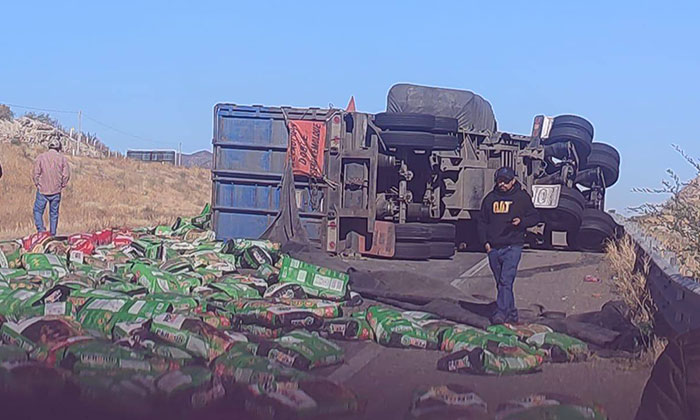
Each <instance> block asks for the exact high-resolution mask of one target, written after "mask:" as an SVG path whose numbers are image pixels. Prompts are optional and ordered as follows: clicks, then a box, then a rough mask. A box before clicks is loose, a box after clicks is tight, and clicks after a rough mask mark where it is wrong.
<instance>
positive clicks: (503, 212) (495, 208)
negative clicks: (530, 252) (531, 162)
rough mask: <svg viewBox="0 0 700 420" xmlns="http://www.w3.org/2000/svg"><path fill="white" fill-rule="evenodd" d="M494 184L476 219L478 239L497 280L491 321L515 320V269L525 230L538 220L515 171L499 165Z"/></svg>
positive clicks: (516, 314)
mask: <svg viewBox="0 0 700 420" xmlns="http://www.w3.org/2000/svg"><path fill="white" fill-rule="evenodd" d="M494 180H495V181H496V185H495V186H494V188H493V191H491V192H490V193H488V194H487V195H486V197H484V201H483V202H482V203H481V212H480V214H479V219H478V231H479V239H480V240H481V243H482V244H483V245H484V249H485V250H486V252H487V253H488V259H489V265H490V266H491V271H492V272H493V276H494V278H495V279H496V286H497V288H498V298H497V299H496V304H497V306H498V309H497V310H496V313H495V314H494V315H493V317H492V319H491V322H492V323H494V324H503V323H504V322H508V323H517V322H518V310H517V309H516V308H515V296H514V295H513V283H514V282H515V276H516V274H517V272H518V264H519V263H520V255H521V254H522V252H523V244H524V243H525V229H526V228H528V227H531V226H534V225H536V224H537V223H539V222H540V215H539V213H538V212H537V210H536V209H535V207H534V206H533V205H532V198H531V197H530V194H528V193H527V192H526V191H524V190H523V189H522V186H521V185H520V183H519V182H518V180H516V179H515V171H513V169H511V168H509V167H505V166H504V167H502V168H499V169H498V170H497V171H496V173H495V174H494Z"/></svg>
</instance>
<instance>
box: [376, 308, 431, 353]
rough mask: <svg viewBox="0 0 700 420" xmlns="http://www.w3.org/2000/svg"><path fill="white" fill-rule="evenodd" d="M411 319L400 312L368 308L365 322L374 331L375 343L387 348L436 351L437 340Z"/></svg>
mask: <svg viewBox="0 0 700 420" xmlns="http://www.w3.org/2000/svg"><path fill="white" fill-rule="evenodd" d="M411 319H415V318H411V317H404V316H403V315H402V313H401V312H399V311H396V310H393V309H389V308H383V307H381V306H376V305H375V306H370V307H369V308H367V322H368V323H369V325H370V326H371V327H372V330H373V331H374V336H375V340H376V341H377V343H379V344H382V345H384V346H387V347H403V348H409V347H413V348H419V349H428V350H437V349H438V348H439V347H440V346H439V339H438V337H437V336H436V335H434V334H430V333H429V332H428V331H426V330H424V329H423V328H421V327H420V326H419V325H418V324H416V323H415V322H412V321H411Z"/></svg>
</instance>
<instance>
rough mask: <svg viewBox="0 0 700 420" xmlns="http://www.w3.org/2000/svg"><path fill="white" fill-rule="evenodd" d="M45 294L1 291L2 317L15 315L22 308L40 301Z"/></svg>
mask: <svg viewBox="0 0 700 420" xmlns="http://www.w3.org/2000/svg"><path fill="white" fill-rule="evenodd" d="M42 295H43V294H42V293H41V292H39V291H36V290H29V289H1V290H0V315H3V316H10V315H13V314H14V313H15V312H16V311H17V310H19V309H20V308H21V307H22V306H24V305H26V304H27V302H29V304H31V303H33V302H34V301H35V300H37V299H40V298H41V296H42Z"/></svg>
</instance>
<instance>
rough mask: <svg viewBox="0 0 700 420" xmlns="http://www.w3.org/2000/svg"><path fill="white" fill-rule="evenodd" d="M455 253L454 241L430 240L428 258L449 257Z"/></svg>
mask: <svg viewBox="0 0 700 420" xmlns="http://www.w3.org/2000/svg"><path fill="white" fill-rule="evenodd" d="M454 255H455V242H454V240H453V241H451V242H431V243H430V258H434V259H438V260H440V259H449V258H452V257H453V256H454Z"/></svg>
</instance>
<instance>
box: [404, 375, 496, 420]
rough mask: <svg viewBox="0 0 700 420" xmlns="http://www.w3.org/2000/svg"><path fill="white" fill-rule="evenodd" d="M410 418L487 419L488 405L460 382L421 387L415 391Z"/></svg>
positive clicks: (488, 417) (423, 419)
mask: <svg viewBox="0 0 700 420" xmlns="http://www.w3.org/2000/svg"><path fill="white" fill-rule="evenodd" d="M408 418H409V419H415V420H429V419H444V420H457V419H469V420H487V419H491V417H490V416H489V415H488V405H487V404H486V402H485V401H484V400H483V399H482V398H481V397H480V396H479V395H478V394H476V393H475V392H474V391H473V390H472V389H470V388H468V387H466V386H463V385H458V384H449V385H439V386H430V387H421V388H419V389H417V390H415V391H414V392H413V398H412V400H411V409H410V412H409V416H408Z"/></svg>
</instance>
